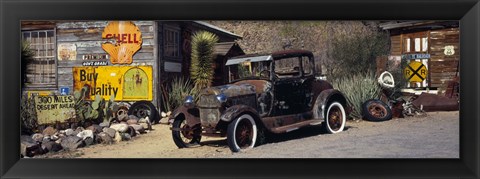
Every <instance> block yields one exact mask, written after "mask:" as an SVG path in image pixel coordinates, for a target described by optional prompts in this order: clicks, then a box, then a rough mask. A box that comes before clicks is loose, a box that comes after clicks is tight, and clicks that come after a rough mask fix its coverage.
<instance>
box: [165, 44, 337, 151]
mask: <svg viewBox="0 0 480 179" xmlns="http://www.w3.org/2000/svg"><path fill="white" fill-rule="evenodd" d="M226 68H228V70H227V71H228V74H226V76H228V77H227V78H228V81H229V84H227V85H223V86H216V87H210V88H207V89H204V90H203V91H201V92H200V93H199V95H198V100H197V101H196V102H195V100H194V98H193V97H191V96H187V97H186V99H185V102H184V105H182V106H180V107H178V108H177V109H176V110H174V112H173V113H172V115H170V117H169V122H170V123H171V124H172V127H171V130H172V137H173V140H174V142H175V144H176V145H177V146H178V147H179V148H184V147H189V146H192V145H198V144H200V139H201V137H202V136H216V137H227V143H228V146H229V148H230V149H231V151H233V152H238V151H241V150H245V149H249V148H253V147H254V146H255V145H256V144H258V141H259V140H260V139H261V138H263V137H264V135H265V134H266V133H268V134H272V133H273V134H275V133H285V132H290V131H293V130H297V129H299V128H301V127H304V126H310V125H320V124H323V125H324V126H325V129H326V131H327V132H328V133H338V132H341V131H342V130H343V129H344V126H345V122H346V116H347V114H346V112H345V107H346V105H347V101H346V98H345V97H344V95H343V94H342V93H341V92H340V91H338V90H336V89H333V87H332V85H331V84H330V83H328V82H327V81H325V80H322V79H321V78H320V77H318V76H316V72H315V65H314V57H313V54H312V53H311V52H310V51H306V50H284V51H279V52H275V53H271V54H266V55H246V56H240V57H235V58H232V59H228V60H227V62H226Z"/></svg>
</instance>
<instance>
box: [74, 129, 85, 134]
mask: <svg viewBox="0 0 480 179" xmlns="http://www.w3.org/2000/svg"><path fill="white" fill-rule="evenodd" d="M83 130H85V128H83V127H77V129H75V132H76V133H77V134H78V133H80V132H82V131H83ZM77 134H75V135H77Z"/></svg>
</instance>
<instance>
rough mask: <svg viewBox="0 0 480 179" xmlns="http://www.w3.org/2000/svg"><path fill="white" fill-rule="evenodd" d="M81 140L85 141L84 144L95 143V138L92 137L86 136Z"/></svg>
mask: <svg viewBox="0 0 480 179" xmlns="http://www.w3.org/2000/svg"><path fill="white" fill-rule="evenodd" d="M92 134H93V133H92ZM83 142H84V143H85V146H90V145H93V144H94V143H95V140H94V139H93V137H87V138H86V139H84V140H83Z"/></svg>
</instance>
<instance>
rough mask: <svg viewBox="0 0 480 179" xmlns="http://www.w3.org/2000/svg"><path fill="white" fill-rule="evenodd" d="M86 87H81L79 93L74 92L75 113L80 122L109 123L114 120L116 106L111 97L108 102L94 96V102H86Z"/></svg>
mask: <svg viewBox="0 0 480 179" xmlns="http://www.w3.org/2000/svg"><path fill="white" fill-rule="evenodd" d="M87 93H88V87H83V88H82V89H81V90H80V91H75V92H74V97H75V112H76V115H77V119H78V120H80V121H83V122H84V121H96V122H101V121H99V120H102V121H103V122H111V121H112V120H113V119H114V115H113V114H114V113H115V111H116V110H115V109H117V110H118V104H116V102H114V99H115V97H114V96H113V95H112V96H111V97H110V100H108V101H106V100H105V99H103V98H102V97H101V96H99V95H96V96H95V100H94V101H87V100H86V97H87Z"/></svg>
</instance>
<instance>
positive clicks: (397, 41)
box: [390, 35, 402, 56]
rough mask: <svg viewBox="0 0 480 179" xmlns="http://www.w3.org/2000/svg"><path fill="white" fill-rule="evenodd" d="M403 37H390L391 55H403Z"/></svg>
mask: <svg viewBox="0 0 480 179" xmlns="http://www.w3.org/2000/svg"><path fill="white" fill-rule="evenodd" d="M401 42H402V38H401V35H395V36H391V37H390V55H394V56H396V55H402V43H401Z"/></svg>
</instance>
